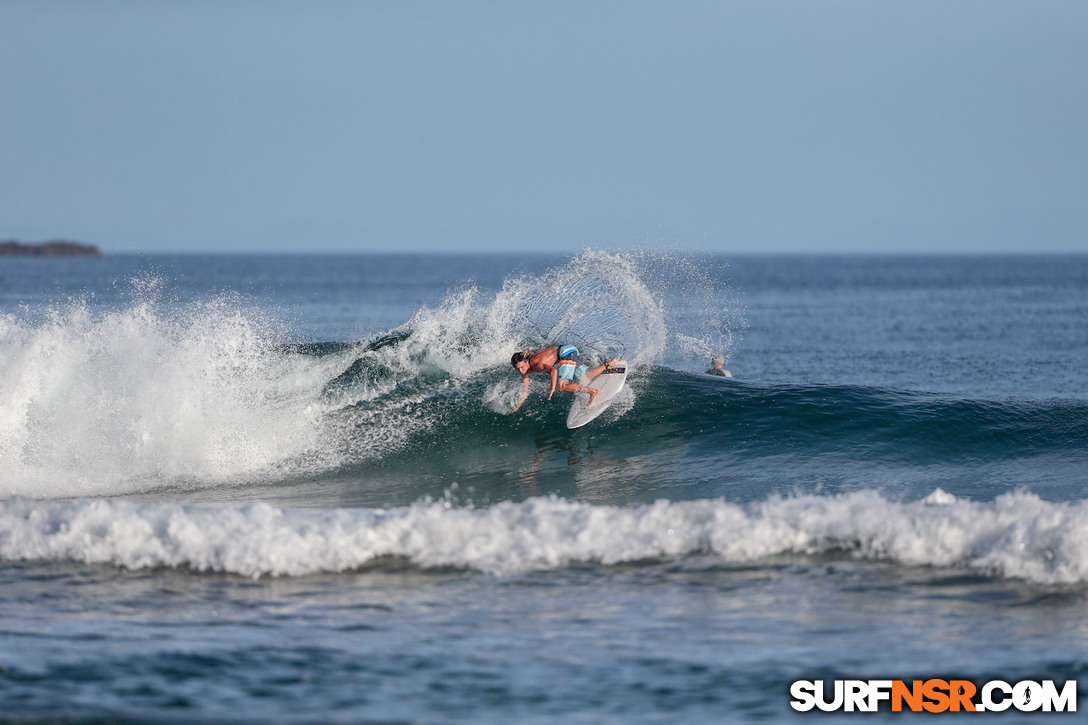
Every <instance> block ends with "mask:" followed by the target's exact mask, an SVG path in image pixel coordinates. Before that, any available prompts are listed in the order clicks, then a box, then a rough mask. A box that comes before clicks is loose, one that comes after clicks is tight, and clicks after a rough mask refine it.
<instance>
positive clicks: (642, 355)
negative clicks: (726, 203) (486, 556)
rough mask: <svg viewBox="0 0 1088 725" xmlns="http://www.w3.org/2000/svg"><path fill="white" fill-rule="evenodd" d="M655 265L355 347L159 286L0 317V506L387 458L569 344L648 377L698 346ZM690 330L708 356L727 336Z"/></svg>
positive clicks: (521, 288) (496, 300)
mask: <svg viewBox="0 0 1088 725" xmlns="http://www.w3.org/2000/svg"><path fill="white" fill-rule="evenodd" d="M659 262H660V260H656V261H655V260H649V259H647V258H645V257H640V256H639V255H618V254H608V253H604V252H596V251H587V252H585V253H583V254H582V255H580V256H579V257H577V258H575V259H573V260H571V261H570V262H569V263H568V264H566V265H563V266H560V267H558V268H556V269H553V270H551V271H548V272H546V273H544V274H540V275H535V276H534V275H524V276H515V277H511V278H509V279H507V280H506V282H505V283H504V285H503V287H502V289H501V290H499V291H498V292H497V293H496V294H494V295H485V294H483V293H481V292H480V291H479V290H478V289H476V288H472V287H469V288H465V289H460V290H455V291H452V292H451V293H449V294H448V295H447V297H446V299H445V300H443V302H442V303H441V304H440V305H438V306H436V307H434V308H429V307H421V308H420V309H418V310H417V311H416V312H415V314H414V315H413V316H412V317H411V319H410V320H408V321H407V322H406V323H405V324H404V325H402V326H401V327H399V328H397V329H394V330H391V331H389V332H388V333H386V334H383V335H380V336H378V337H376V338H375V339H373V340H370V341H367V342H364V343H362V344H357V345H344V344H340V343H323V344H322V343H313V344H297V343H294V344H292V343H291V342H290V341H289V339H288V338H289V337H290V335H289V334H288V333H286V332H285V331H284V330H283V329H282V328H281V327H279V326H278V325H277V323H276V322H275V321H274V320H270V319H268V318H267V316H266V315H264V314H263V313H262V312H261V310H259V309H253V308H251V307H247V306H246V305H245V304H244V303H242V302H241V301H240V300H239V299H237V298H233V297H231V296H229V295H228V296H223V297H221V298H217V299H212V300H208V301H204V302H199V303H191V304H184V305H179V304H171V303H170V301H169V300H165V299H164V295H163V293H162V287H163V283H162V281H161V280H149V281H139V280H137V282H136V283H134V285H133V286H134V288H135V289H136V291H137V293H136V295H135V299H134V300H133V302H132V304H131V305H130V306H129V307H128V308H126V309H121V310H112V311H106V312H95V311H92V309H91V307H90V306H89V305H88V304H86V303H84V302H79V301H77V302H74V303H72V304H71V305H70V306H69V307H67V308H64V309H57V310H53V311H52V313H51V314H50V315H49V316H48V317H47V318H46V319H45V320H44V321H41V322H33V323H32V322H28V321H26V320H23V319H20V318H18V317H16V316H14V315H6V316H0V401H3V406H2V407H0V460H3V462H4V467H3V471H2V472H0V496H10V495H26V496H34V497H43V498H44V497H65V496H87V495H115V494H124V493H132V492H140V491H152V490H157V489H161V488H164V487H167V488H169V487H173V488H178V487H181V488H199V487H208V486H218V485H229V484H235V483H239V482H242V483H253V482H259V481H269V480H284V479H288V478H292V477H299V476H303V477H304V476H307V475H311V476H312V475H322V474H325V473H328V472H335V471H337V470H340V469H342V468H343V467H344V466H350V465H358V464H359V463H360V462H363V461H368V460H375V459H381V458H383V457H386V456H388V455H389V454H390V452H396V451H402V450H404V448H405V447H406V446H407V445H408V444H409V443H410V442H411V441H413V440H418V435H419V434H421V433H425V432H426V431H430V430H433V429H435V428H436V427H438V428H441V427H442V425H443V417H444V416H445V415H447V412H448V410H449V409H450V407H451V406H452V407H453V408H454V409H456V410H462V411H463V410H469V409H471V411H472V415H477V414H478V413H479V412H480V410H479V408H480V407H481V405H483V406H486V407H488V408H490V409H492V411H494V410H500V409H502V407H503V405H504V400H506V399H508V398H509V397H511V394H512V393H511V391H512V390H513V389H514V388H513V387H511V386H512V384H511V382H510V379H509V378H510V375H509V374H507V375H499V374H498V373H497V371H500V370H502V371H504V372H505V373H509V365H508V360H509V356H510V354H511V352H513V351H514V350H517V349H521V348H523V347H540V346H543V345H547V344H553V343H556V342H560V341H566V340H570V341H576V342H577V343H578V344H579V345H580V346H581V347H582V348H583V352H584V353H585V354H586V356H587V357H590V358H593V357H597V358H601V357H607V356H610V355H612V354H623V353H625V354H626V356H627V357H628V359H629V360H630V361H631V362H632V363H633V364H635V365H639V366H649V365H653V364H655V363H657V362H660V361H661V360H662V359H664V357H665V355H666V351H667V350H677V349H680V348H683V347H684V345H682V344H681V343H680V340H681V339H682V338H683V339H686V340H688V343H685V344H686V345H687V347H686V348H685V349H694V347H693V346H692V344H691V343H690V340H694V339H696V338H697V335H696V334H695V332H693V330H692V329H689V328H681V327H675V329H674V330H672V331H670V329H669V325H670V319H671V318H672V317H674V314H673V313H671V312H670V311H669V310H668V309H667V308H666V306H665V305H663V303H662V302H661V301H660V296H661V295H660V293H659V290H655V289H654V288H653V287H652V284H651V283H650V282H648V281H647V280H648V279H650V278H653V277H654V276H660V272H659V271H654V272H652V273H651V272H648V271H647V270H648V269H651V268H653V269H657V268H659V267H661V264H660V263H659ZM655 265H656V266H655ZM674 276H677V275H674ZM680 276H683V275H680ZM687 276H688V277H691V278H693V279H694V278H695V277H696V276H695V275H694V274H692V275H687ZM696 327H698V328H699V329H700V330H704V332H703V333H700V334H703V337H701V338H698V339H699V340H700V341H701V344H704V345H711V344H713V345H715V346H716V347H723V346H727V345H728V343H729V339H726V338H727V337H728V338H730V339H731V338H732V336H733V332H730V331H729V330H725V333H723V334H725V337H722V338H721V339H720V340H715V339H714V338H713V337H712V336H711V334H710V332H707V331H706V330H709V329H710V328H708V327H707V325H706V324H703V323H700V325H698V326H696ZM719 332H721V330H719ZM670 354H671V353H670ZM485 380H487V381H490V382H489V383H488V384H487V385H485V386H483V387H481V385H480V383H481V381H485ZM617 410H619V408H617ZM491 415H492V416H493V415H494V412H492V413H491ZM463 417H464V416H462V418H463Z"/></svg>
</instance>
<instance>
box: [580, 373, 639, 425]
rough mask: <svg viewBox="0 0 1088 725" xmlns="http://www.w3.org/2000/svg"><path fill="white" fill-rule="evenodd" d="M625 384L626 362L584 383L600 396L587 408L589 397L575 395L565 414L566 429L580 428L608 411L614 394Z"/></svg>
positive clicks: (584, 394)
mask: <svg viewBox="0 0 1088 725" xmlns="http://www.w3.org/2000/svg"><path fill="white" fill-rule="evenodd" d="M625 382H627V361H626V360H620V361H618V362H617V363H616V364H615V365H613V366H612V367H611V368H610V369H606V370H604V371H602V372H601V374H600V375H598V376H597V377H595V378H593V379H592V380H590V381H589V382H588V383H585V385H586V386H587V387H590V388H596V389H597V390H600V391H601V394H600V395H598V396H597V402H595V403H594V404H593V407H591V408H587V407H586V405H587V404H588V403H589V395H588V394H586V393H575V394H574V402H573V403H572V404H571V406H570V413H568V414H567V427H568V428H581V427H582V426H583V425H585V424H586V423H588V422H590V421H591V420H593V419H594V418H596V417H597V416H598V415H600V414H601V413H603V412H605V411H606V410H608V406H609V405H611V404H612V399H613V398H615V397H616V393H618V392H620V390H622V389H623V384H624V383H625Z"/></svg>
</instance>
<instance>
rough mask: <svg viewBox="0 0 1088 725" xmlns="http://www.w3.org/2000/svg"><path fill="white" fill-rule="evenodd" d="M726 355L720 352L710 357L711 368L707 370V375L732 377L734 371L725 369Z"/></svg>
mask: <svg viewBox="0 0 1088 725" xmlns="http://www.w3.org/2000/svg"><path fill="white" fill-rule="evenodd" d="M724 366H725V355H722V354H721V353H720V352H719V353H717V354H716V355H714V356H713V357H711V358H710V369H709V370H707V371H706V374H707V375H717V376H718V377H722V378H731V377H733V373H731V372H729V371H728V370H726V369H725V367H724Z"/></svg>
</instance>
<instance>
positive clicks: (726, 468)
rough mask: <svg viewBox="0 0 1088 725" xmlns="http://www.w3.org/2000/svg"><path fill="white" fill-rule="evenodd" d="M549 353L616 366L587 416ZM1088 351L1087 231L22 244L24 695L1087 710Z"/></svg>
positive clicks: (8, 615)
mask: <svg viewBox="0 0 1088 725" xmlns="http://www.w3.org/2000/svg"><path fill="white" fill-rule="evenodd" d="M560 341H569V342H574V343H575V344H577V345H579V347H580V348H581V349H582V351H583V353H584V354H585V355H586V357H589V358H603V357H609V356H612V355H622V356H624V357H626V359H627V360H628V361H629V362H630V364H631V368H632V373H631V375H630V377H629V381H630V385H629V386H628V387H627V388H626V389H625V392H624V394H623V395H621V396H620V397H619V398H618V399H617V401H616V402H615V404H614V405H613V406H612V407H611V408H610V409H609V410H608V411H607V412H606V413H605V414H604V415H602V416H601V417H600V418H598V419H597V420H596V421H594V423H592V424H590V425H589V426H586V427H585V428H582V429H579V430H575V431H570V430H567V429H566V427H565V425H564V420H565V416H566V410H567V408H568V407H569V401H570V397H569V396H564V395H563V394H557V395H556V397H555V398H554V399H553V400H552V401H550V402H549V401H547V400H546V399H545V395H546V392H547V386H546V380H545V379H544V378H543V376H535V377H538V378H540V379H539V380H535V381H534V383H533V386H532V388H531V393H530V398H529V400H528V402H527V403H526V404H525V406H524V407H523V408H522V409H521V410H520V411H519V412H518V413H516V414H513V415H507V414H506V412H507V411H508V410H509V407H510V406H511V404H512V402H513V401H514V400H516V396H517V393H518V388H519V379H518V377H517V375H516V374H515V373H514V372H513V371H512V369H511V368H510V366H509V358H510V354H511V353H512V352H514V351H516V350H518V349H521V348H524V347H534V348H535V347H540V346H543V345H545V344H548V343H555V342H560ZM715 352H721V353H723V354H725V355H726V356H727V357H728V361H727V363H726V367H727V368H728V369H729V370H731V371H732V374H733V377H732V378H715V377H711V376H708V375H706V374H705V373H704V370H705V369H706V367H707V366H708V359H709V357H710V355H711V354H713V353H715ZM1086 361H1088V257H1085V256H1066V257H1046V256H1040V257H1030V256H1023V257H962V258H961V257H770V256H768V257H731V256H709V255H684V254H666V253H650V252H647V253H613V252H605V251H597V250H587V251H585V252H583V253H580V254H577V255H573V256H570V257H543V256H345V257H334V256H305V255H301V256H267V257H264V256H150V257H138V256H107V257H105V258H103V259H99V260H84V259H79V260H76V259H43V260H37V259H34V260H23V259H0V721H3V722H18V723H24V722H25V723H35V722H64V723H75V722H140V723H143V722H166V723H181V722H184V723H191V722H258V721H259V722H315V723H316V722H344V723H356V722H424V723H426V722H474V723H475V722H495V723H499V722H503V723H505V722H528V723H532V722H564V723H566V722H572V723H628V722H638V723H640V722H655V723H656V722H660V723H666V722H667V723H674V722H692V723H702V722H749V721H759V722H798V721H804V720H806V719H817V720H821V721H838V720H842V721H847V722H856V721H861V720H865V721H885V720H902V719H904V718H906V719H907V720H917V719H919V718H918V717H914V716H911V715H909V714H893V713H890V712H887V711H884V712H881V713H877V714H871V715H860V714H857V713H853V714H848V713H843V714H839V715H825V714H816V713H808V714H801V713H797V712H795V711H794V710H793V709H791V707H790V704H789V703H790V699H791V696H790V692H789V691H790V683H792V682H793V681H795V680H800V679H805V680H825V681H828V682H830V681H832V680H836V679H903V680H912V679H929V678H961V679H969V680H972V681H973V682H976V683H979V684H981V683H984V682H987V681H990V680H995V679H1000V680H1005V681H1008V682H1016V681H1019V680H1025V679H1033V680H1042V679H1051V680H1055V681H1059V682H1064V681H1067V680H1076V681H1077V682H1078V683H1079V687H1080V697H1081V699H1082V700H1083V699H1084V696H1085V694H1086V693H1088V691H1086V690H1085V684H1086V683H1088V671H1086V667H1088V363H1086ZM1082 710H1083V706H1082ZM930 717H932V716H930ZM946 717H949V716H946ZM960 717H962V718H966V719H969V720H972V721H977V720H987V719H992V720H997V721H1000V722H1038V721H1044V720H1045V721H1049V720H1057V721H1062V722H1066V721H1076V720H1077V718H1081V717H1083V714H1076V715H1069V714H1045V715H1044V714H1040V713H1034V714H1030V713H1020V712H1017V711H1016V710H1010V711H1009V712H1006V713H1005V714H1003V715H995V714H988V715H973V716H972V715H962V716H956V715H951V716H950V719H952V720H956V719H958V718H960Z"/></svg>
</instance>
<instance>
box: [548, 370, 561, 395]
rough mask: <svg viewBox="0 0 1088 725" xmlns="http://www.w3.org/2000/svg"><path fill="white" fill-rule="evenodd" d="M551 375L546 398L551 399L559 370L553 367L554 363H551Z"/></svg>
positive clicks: (557, 380)
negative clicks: (550, 385)
mask: <svg viewBox="0 0 1088 725" xmlns="http://www.w3.org/2000/svg"><path fill="white" fill-rule="evenodd" d="M551 376H552V389H551V390H549V391H548V400H551V399H552V393H554V392H555V385H556V383H558V382H559V371H558V370H556V369H555V366H554V365H552V371H551Z"/></svg>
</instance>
